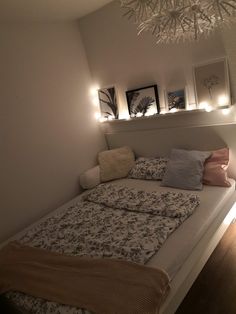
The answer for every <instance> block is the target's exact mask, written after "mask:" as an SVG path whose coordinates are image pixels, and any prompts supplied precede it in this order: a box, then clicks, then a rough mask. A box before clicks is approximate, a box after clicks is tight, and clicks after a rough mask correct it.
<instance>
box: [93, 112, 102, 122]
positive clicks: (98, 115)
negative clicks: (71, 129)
mask: <svg viewBox="0 0 236 314" xmlns="http://www.w3.org/2000/svg"><path fill="white" fill-rule="evenodd" d="M94 117H95V119H96V120H100V119H101V113H100V112H95V114H94Z"/></svg>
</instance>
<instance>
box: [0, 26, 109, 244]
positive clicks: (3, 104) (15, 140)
mask: <svg viewBox="0 0 236 314" xmlns="http://www.w3.org/2000/svg"><path fill="white" fill-rule="evenodd" d="M0 43H1V44H0V45H1V49H0V69H1V70H0V146H1V149H0V167H1V171H0V185H1V186H0V242H1V241H2V240H4V239H6V238H7V237H8V236H10V235H12V234H14V233H15V232H16V231H18V230H21V229H22V228H23V227H24V226H26V225H28V224H29V223H31V222H33V221H34V220H36V219H38V218H39V217H41V216H42V215H44V214H45V213H47V212H48V211H50V210H52V209H54V208H56V207H57V206H59V205H60V204H63V203H64V202H65V201H67V200H69V199H71V198H72V197H73V196H75V195H76V194H78V192H79V186H78V176H79V174H80V173H81V172H82V171H84V170H85V169H87V168H89V167H91V166H92V165H94V163H95V159H96V155H97V152H98V151H100V150H102V149H104V147H105V143H104V138H103V136H102V135H101V134H100V133H99V131H98V127H97V123H96V121H95V119H94V107H93V105H92V104H91V101H90V94H89V89H90V87H91V77H90V72H89V69H88V64H87V59H86V56H85V52H84V48H83V44H82V42H81V39H80V32H79V28H78V25H77V23H58V24H50V23H48V24H45V23H44V24H40V23H35V24H33V23H32V24H15V25H13V24H11V25H7V24H1V27H0Z"/></svg>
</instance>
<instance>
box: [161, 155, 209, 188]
mask: <svg viewBox="0 0 236 314" xmlns="http://www.w3.org/2000/svg"><path fill="white" fill-rule="evenodd" d="M210 155H211V152H202V151H196V150H195V151H194V150H193V151H188V150H183V149H172V151H171V156H170V160H169V162H168V164H167V169H166V173H165V175H164V178H163V180H162V184H161V185H162V186H170V187H173V188H179V189H185V190H202V186H203V185H202V177H203V170H204V163H205V160H206V159H207V158H209V157H210Z"/></svg>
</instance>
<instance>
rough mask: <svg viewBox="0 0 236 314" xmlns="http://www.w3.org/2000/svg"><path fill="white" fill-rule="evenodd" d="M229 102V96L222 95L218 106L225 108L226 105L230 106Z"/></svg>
mask: <svg viewBox="0 0 236 314" xmlns="http://www.w3.org/2000/svg"><path fill="white" fill-rule="evenodd" d="M228 101H229V99H228V97H227V96H225V95H221V96H219V98H218V105H219V106H225V105H227V104H228Z"/></svg>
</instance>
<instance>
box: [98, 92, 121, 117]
mask: <svg viewBox="0 0 236 314" xmlns="http://www.w3.org/2000/svg"><path fill="white" fill-rule="evenodd" d="M98 99H99V105H100V111H101V118H102V119H105V120H113V119H118V117H119V112H118V104H117V97H116V90H115V87H114V86H111V87H105V88H101V89H99V90H98Z"/></svg>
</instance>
